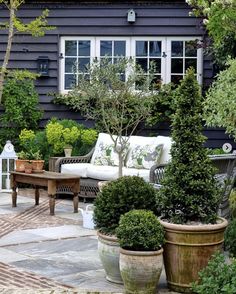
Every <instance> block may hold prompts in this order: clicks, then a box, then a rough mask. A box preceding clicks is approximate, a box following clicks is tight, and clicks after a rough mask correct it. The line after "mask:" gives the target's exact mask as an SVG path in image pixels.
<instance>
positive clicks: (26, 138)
mask: <svg viewBox="0 0 236 294" xmlns="http://www.w3.org/2000/svg"><path fill="white" fill-rule="evenodd" d="M19 139H20V146H21V147H22V148H23V150H22V151H21V152H19V153H18V157H19V159H21V160H28V161H30V162H31V163H32V170H33V172H42V171H43V167H44V160H42V154H41V152H40V151H39V150H38V144H37V141H36V135H35V133H34V131H32V130H27V129H23V130H22V131H21V133H20V135H19ZM17 164H18V163H17ZM17 164H16V166H18V165H17ZM20 169H21V171H24V170H23V167H22V166H21V168H20ZM16 170H18V171H20V170H19V169H17V167H16Z"/></svg>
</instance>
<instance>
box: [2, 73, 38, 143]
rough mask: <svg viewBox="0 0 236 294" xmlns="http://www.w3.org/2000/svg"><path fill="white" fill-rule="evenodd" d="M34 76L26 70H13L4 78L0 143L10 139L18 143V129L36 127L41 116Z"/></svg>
mask: <svg viewBox="0 0 236 294" xmlns="http://www.w3.org/2000/svg"><path fill="white" fill-rule="evenodd" d="M33 79H35V76H34V75H33V74H31V73H29V72H28V71H14V72H12V73H11V74H10V75H9V76H8V77H7V79H6V82H5V85H4V91H3V106H4V113H3V114H2V115H1V117H0V124H1V128H0V143H1V144H2V145H4V144H5V142H6V140H10V141H11V142H12V143H13V144H14V145H16V146H17V145H18V143H19V140H18V138H19V134H20V131H21V130H23V129H24V128H27V129H33V130H35V129H37V128H38V122H39V120H40V119H41V117H42V111H41V110H40V109H39V108H38V103H39V98H38V93H37V92H36V90H35V87H34V82H33Z"/></svg>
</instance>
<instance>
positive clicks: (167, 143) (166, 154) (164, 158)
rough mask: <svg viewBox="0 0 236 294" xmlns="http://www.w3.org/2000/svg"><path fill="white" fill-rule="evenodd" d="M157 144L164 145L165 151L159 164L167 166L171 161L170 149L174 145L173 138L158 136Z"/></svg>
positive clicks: (163, 150)
mask: <svg viewBox="0 0 236 294" xmlns="http://www.w3.org/2000/svg"><path fill="white" fill-rule="evenodd" d="M156 142H157V143H158V144H163V149H162V152H161V157H160V160H159V163H160V164H165V163H167V162H169V161H170V159H171V155H170V148H171V145H172V143H173V141H172V140H171V137H167V136H157V138H156Z"/></svg>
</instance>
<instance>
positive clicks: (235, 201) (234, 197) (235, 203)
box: [229, 189, 236, 218]
mask: <svg viewBox="0 0 236 294" xmlns="http://www.w3.org/2000/svg"><path fill="white" fill-rule="evenodd" d="M229 207H230V213H231V216H232V218H236V190H235V189H233V190H232V191H231V193H230V196H229Z"/></svg>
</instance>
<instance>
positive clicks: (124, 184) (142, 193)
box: [94, 176, 157, 283]
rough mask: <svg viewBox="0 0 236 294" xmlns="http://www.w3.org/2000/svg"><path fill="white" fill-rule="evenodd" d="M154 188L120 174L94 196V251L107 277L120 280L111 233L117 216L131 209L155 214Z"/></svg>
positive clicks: (115, 247)
mask: <svg viewBox="0 0 236 294" xmlns="http://www.w3.org/2000/svg"><path fill="white" fill-rule="evenodd" d="M155 197H156V190H155V189H154V188H153V187H152V186H151V185H150V184H149V183H147V182H145V181H144V179H143V178H141V177H138V176H124V177H120V178H118V179H117V180H115V181H111V182H108V183H107V184H106V185H105V186H104V187H103V188H102V190H101V192H99V194H98V197H97V198H96V200H95V203H94V205H95V209H94V222H95V226H96V229H97V230H98V252H99V256H100V259H101V261H102V264H103V267H104V269H105V272H106V278H107V280H109V281H111V282H115V283H122V279H121V276H120V270H119V251H120V248H119V244H118V240H117V237H116V234H115V230H116V228H117V227H118V224H119V220H120V216H121V215H123V214H124V213H126V212H128V211H130V210H132V209H147V210H152V211H153V212H154V213H155V214H157V209H156V199H155Z"/></svg>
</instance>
